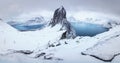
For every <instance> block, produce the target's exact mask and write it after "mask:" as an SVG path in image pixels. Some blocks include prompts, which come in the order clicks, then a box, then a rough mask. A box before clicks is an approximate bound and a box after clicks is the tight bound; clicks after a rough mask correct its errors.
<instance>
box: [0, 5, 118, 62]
mask: <svg viewBox="0 0 120 63" xmlns="http://www.w3.org/2000/svg"><path fill="white" fill-rule="evenodd" d="M101 21H102V20H101ZM110 22H111V20H110ZM116 22H118V21H116ZM93 23H94V22H93ZM99 23H101V22H98V24H99ZM111 23H112V22H111ZM101 24H104V23H101ZM71 34H72V35H71ZM68 36H69V37H68ZM61 37H64V39H61ZM70 37H74V30H73V29H72V26H71V24H70V23H69V22H68V20H67V19H66V10H65V9H64V7H61V8H58V9H57V10H55V13H54V16H53V18H52V20H51V21H50V23H49V26H46V27H45V28H43V29H41V30H37V31H28V32H20V31H17V30H16V29H14V28H13V27H12V26H10V25H8V24H7V23H5V22H4V21H1V20H0V63H106V62H110V63H119V62H120V55H119V53H120V46H119V45H120V43H119V41H120V25H119V24H117V25H115V26H112V27H111V28H110V30H109V31H106V32H104V33H101V34H98V35H96V36H93V37H89V36H77V37H74V39H73V38H72V39H71V38H70ZM66 38H69V39H66ZM11 57H12V58H11Z"/></svg>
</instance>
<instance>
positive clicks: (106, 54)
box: [82, 26, 120, 62]
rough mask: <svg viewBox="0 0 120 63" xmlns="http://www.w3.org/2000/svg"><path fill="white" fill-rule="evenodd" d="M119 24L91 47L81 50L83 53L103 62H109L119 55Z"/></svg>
mask: <svg viewBox="0 0 120 63" xmlns="http://www.w3.org/2000/svg"><path fill="white" fill-rule="evenodd" d="M119 30H120V29H119V26H118V27H115V28H114V29H112V30H110V31H114V33H113V32H111V33H109V34H110V35H108V36H107V34H106V37H105V38H103V40H102V39H101V40H100V41H99V42H98V43H97V44H95V45H94V46H93V47H91V48H88V49H87V50H86V51H84V52H82V54H83V55H89V56H92V57H95V58H97V59H100V60H102V61H105V62H111V61H112V60H114V58H115V57H116V56H118V55H120V31H119ZM110 31H108V32H110Z"/></svg>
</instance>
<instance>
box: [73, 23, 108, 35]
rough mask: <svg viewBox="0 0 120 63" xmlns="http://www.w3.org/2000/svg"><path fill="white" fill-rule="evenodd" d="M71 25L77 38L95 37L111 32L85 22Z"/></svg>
mask: <svg viewBox="0 0 120 63" xmlns="http://www.w3.org/2000/svg"><path fill="white" fill-rule="evenodd" d="M71 25H72V26H73V28H74V30H75V32H76V35H77V36H95V35H97V34H100V33H103V32H105V31H108V30H109V29H108V28H105V27H103V26H101V25H97V24H91V23H84V22H71Z"/></svg>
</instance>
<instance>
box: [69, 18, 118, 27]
mask: <svg viewBox="0 0 120 63" xmlns="http://www.w3.org/2000/svg"><path fill="white" fill-rule="evenodd" d="M68 20H69V21H70V22H85V23H92V24H98V25H102V26H103V27H107V28H111V27H114V26H116V25H120V21H118V20H115V19H112V18H106V17H100V18H99V17H97V18H90V17H86V18H84V19H82V20H77V19H75V18H74V17H69V18H68Z"/></svg>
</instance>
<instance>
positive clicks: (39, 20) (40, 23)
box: [7, 17, 47, 31]
mask: <svg viewBox="0 0 120 63" xmlns="http://www.w3.org/2000/svg"><path fill="white" fill-rule="evenodd" d="M7 23H8V24H9V25H11V26H13V27H14V28H16V29H18V30H20V31H33V30H39V29H41V28H43V27H44V26H45V25H46V24H47V21H45V20H44V18H43V17H34V18H31V19H29V20H27V21H25V22H18V21H8V22H7Z"/></svg>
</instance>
